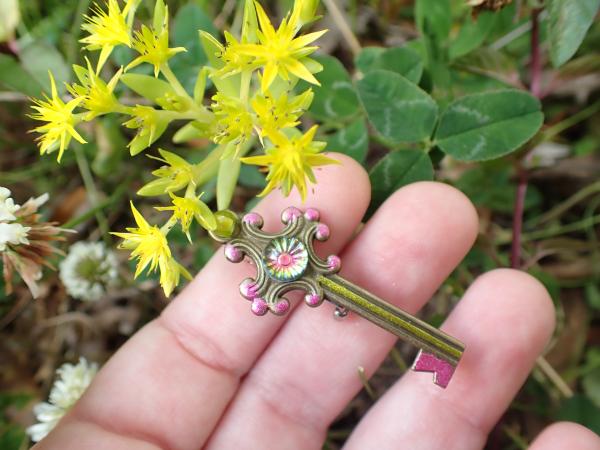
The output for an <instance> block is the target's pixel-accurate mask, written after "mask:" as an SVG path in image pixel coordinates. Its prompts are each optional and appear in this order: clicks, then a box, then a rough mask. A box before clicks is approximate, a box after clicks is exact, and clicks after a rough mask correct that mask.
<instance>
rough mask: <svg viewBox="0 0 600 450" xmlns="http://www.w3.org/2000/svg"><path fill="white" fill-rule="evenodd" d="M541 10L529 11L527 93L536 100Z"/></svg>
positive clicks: (538, 86)
mask: <svg viewBox="0 0 600 450" xmlns="http://www.w3.org/2000/svg"><path fill="white" fill-rule="evenodd" d="M540 12H541V10H540V9H534V10H533V11H531V61H530V66H529V71H530V72H529V73H530V84H529V91H530V92H531V94H532V95H533V96H535V97H537V98H540V96H541V93H542V92H541V91H542V89H541V78H542V60H541V58H540V21H539V15H540Z"/></svg>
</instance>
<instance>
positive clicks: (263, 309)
mask: <svg viewBox="0 0 600 450" xmlns="http://www.w3.org/2000/svg"><path fill="white" fill-rule="evenodd" d="M251 309H252V312H253V313H254V314H256V315H257V316H264V315H265V314H266V313H267V311H268V310H269V305H267V302H266V301H265V300H264V299H262V298H255V299H254V300H253V301H252V306H251Z"/></svg>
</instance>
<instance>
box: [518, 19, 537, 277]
mask: <svg viewBox="0 0 600 450" xmlns="http://www.w3.org/2000/svg"><path fill="white" fill-rule="evenodd" d="M540 12H541V10H540V9H534V10H533V11H531V61H530V65H529V70H530V84H529V92H531V94H532V95H534V96H535V97H537V98H540V97H541V77H542V61H541V58H540V24H539V14H540ZM517 173H518V177H519V181H518V185H517V192H516V195H515V208H514V212H513V227H512V232H513V240H512V246H511V252H510V266H511V267H512V268H514V269H519V268H521V233H522V231H523V213H524V211H525V195H526V194H527V183H528V178H529V177H528V175H529V174H528V173H527V170H526V169H524V168H523V166H522V160H520V161H518V162H517Z"/></svg>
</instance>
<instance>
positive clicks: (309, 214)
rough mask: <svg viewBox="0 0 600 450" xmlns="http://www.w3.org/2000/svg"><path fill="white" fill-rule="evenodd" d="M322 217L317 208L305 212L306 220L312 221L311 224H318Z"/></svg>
mask: <svg viewBox="0 0 600 450" xmlns="http://www.w3.org/2000/svg"><path fill="white" fill-rule="evenodd" d="M320 216H321V215H320V214H319V210H318V209H315V208H308V209H307V210H306V211H304V217H305V218H306V220H310V221H311V222H316V221H317V220H319V217H320Z"/></svg>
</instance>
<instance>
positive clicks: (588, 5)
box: [547, 0, 600, 67]
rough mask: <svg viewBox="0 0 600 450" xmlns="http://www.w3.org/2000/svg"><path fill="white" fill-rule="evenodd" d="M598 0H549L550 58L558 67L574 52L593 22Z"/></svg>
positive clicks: (599, 2) (599, 0)
mask: <svg viewBox="0 0 600 450" xmlns="http://www.w3.org/2000/svg"><path fill="white" fill-rule="evenodd" d="M599 6H600V0H549V1H548V4H547V7H548V15H549V21H548V37H549V42H550V59H551V61H552V65H553V66H554V67H559V66H561V65H563V64H564V63H565V62H567V61H568V60H569V59H571V57H572V56H573V55H574V54H575V52H576V51H577V49H578V48H579V46H580V45H581V42H582V41H583V38H584V37H585V35H586V33H587V31H588V29H589V28H590V26H591V25H592V23H593V22H594V17H596V14H597V12H598V7H599Z"/></svg>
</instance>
